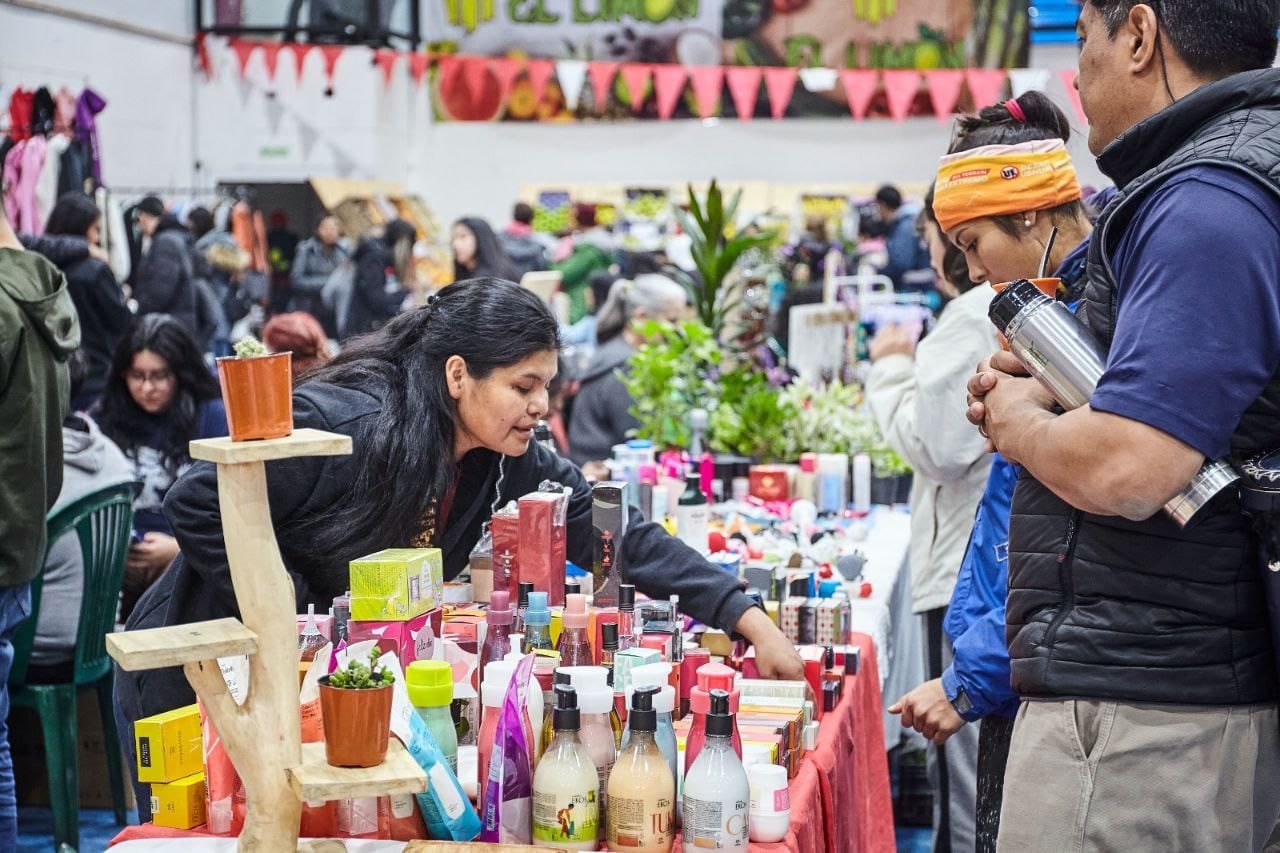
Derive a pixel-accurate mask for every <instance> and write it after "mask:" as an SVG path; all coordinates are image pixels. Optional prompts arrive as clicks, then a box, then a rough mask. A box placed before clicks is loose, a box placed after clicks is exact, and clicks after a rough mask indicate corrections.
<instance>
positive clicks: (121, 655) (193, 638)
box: [106, 619, 258, 672]
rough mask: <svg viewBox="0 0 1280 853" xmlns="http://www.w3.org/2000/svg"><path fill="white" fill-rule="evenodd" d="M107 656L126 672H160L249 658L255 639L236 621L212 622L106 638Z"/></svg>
mask: <svg viewBox="0 0 1280 853" xmlns="http://www.w3.org/2000/svg"><path fill="white" fill-rule="evenodd" d="M106 639H107V654H109V655H111V657H112V659H114V660H115V662H116V663H118V664H120V668H121V669H123V670H125V671H126V672H134V671H137V670H143V669H163V668H164V667H169V666H182V665H183V664H185V663H192V662H195V661H202V660H213V659H214V658H221V657H230V656H232V655H252V654H256V653H257V651H258V635H257V634H255V633H253V632H252V631H250V630H249V629H248V628H246V627H245V626H244V625H242V624H240V621H239V620H237V619H214V620H211V621H208V622H193V623H191V624H189V625H173V626H171V627H168V628H150V629H148V630H145V631H117V632H116V633H113V634H108V635H107V638H106Z"/></svg>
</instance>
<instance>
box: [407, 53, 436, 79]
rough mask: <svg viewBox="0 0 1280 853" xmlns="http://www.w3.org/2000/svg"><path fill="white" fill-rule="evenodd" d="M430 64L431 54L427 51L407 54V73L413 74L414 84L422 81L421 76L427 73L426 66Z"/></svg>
mask: <svg viewBox="0 0 1280 853" xmlns="http://www.w3.org/2000/svg"><path fill="white" fill-rule="evenodd" d="M430 65H431V55H430V54H427V53H411V54H409V73H410V74H411V75H413V82H414V84H415V85H417V84H420V83H421V82H422V78H423V76H424V75H425V74H426V73H427V67H428V66H430Z"/></svg>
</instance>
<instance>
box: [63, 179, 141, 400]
mask: <svg viewBox="0 0 1280 853" xmlns="http://www.w3.org/2000/svg"><path fill="white" fill-rule="evenodd" d="M101 225H102V212H101V211H100V210H98V206H97V205H96V204H94V201H93V199H92V198H90V197H89V196H87V195H85V194H84V193H80V192H70V193H66V194H65V195H63V196H62V197H61V198H59V199H58V202H57V204H55V205H54V206H53V210H52V211H51V212H50V213H49V223H48V225H47V226H45V233H46V234H50V235H59V234H64V235H69V236H74V237H83V238H84V239H85V240H87V241H88V242H89V243H90V244H91V245H94V246H96V245H98V243H99V232H100V229H101ZM50 260H52V258H51V259H50ZM58 266H59V267H60V268H61V269H62V273H63V275H65V276H66V277H67V291H68V292H69V293H70V294H71V301H72V302H74V303H75V306H76V316H77V317H78V318H79V320H80V348H81V352H82V353H83V354H84V367H83V372H84V377H83V380H82V381H81V382H79V383H76V389H77V390H76V392H75V393H73V394H72V397H71V408H72V410H73V411H77V412H84V411H88V410H89V409H90V408H92V407H93V405H94V404H95V403H97V402H98V400H99V398H101V396H102V390H103V389H104V388H105V387H106V385H107V374H108V373H109V372H110V370H111V358H112V356H114V355H115V351H116V347H118V346H119V345H120V340H121V338H123V337H124V335H125V332H127V331H128V330H129V324H130V323H131V322H132V321H133V315H132V314H131V313H129V307H128V306H127V305H126V304H125V300H124V290H123V289H122V288H121V287H120V283H119V282H117V281H116V277H115V273H113V272H112V271H111V267H109V266H107V265H106V263H105V262H104V261H101V260H99V259H98V258H95V257H92V256H88V255H86V256H85V257H83V258H80V259H79V260H76V261H74V262H72V263H69V264H65V265H63V264H59V265H58Z"/></svg>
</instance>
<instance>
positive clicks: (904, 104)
mask: <svg viewBox="0 0 1280 853" xmlns="http://www.w3.org/2000/svg"><path fill="white" fill-rule="evenodd" d="M884 91H885V94H886V95H888V97H889V115H891V116H893V120H894V121H902V120H904V119H905V118H906V117H907V114H908V113H910V112H911V105H912V104H913V103H914V102H915V99H916V95H918V94H919V93H920V72H919V71H886V72H884Z"/></svg>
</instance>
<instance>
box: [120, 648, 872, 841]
mask: <svg viewBox="0 0 1280 853" xmlns="http://www.w3.org/2000/svg"><path fill="white" fill-rule="evenodd" d="M852 645H854V646H856V647H857V648H858V649H859V650H860V653H861V656H862V657H861V659H862V668H861V670H860V671H859V672H858V674H857V675H851V676H849V677H848V678H847V679H846V680H845V691H844V698H843V699H842V700H841V701H840V704H839V705H838V706H837V707H836V710H835V711H833V712H831V713H830V714H828V715H827V716H826V717H824V718H823V721H822V726H821V730H820V732H819V734H818V745H817V748H816V749H813V750H812V751H810V752H808V753H807V754H806V755H805V757H804V760H803V761H802V762H801V764H800V772H799V773H798V774H797V776H796V778H795V779H792V780H791V828H790V829H789V830H788V832H787V837H786V839H785V840H784V841H782V842H780V843H777V844H752V845H751V850H752V851H755V853H784V851H785V853H884V851H891V850H893V849H894V831H893V803H892V800H891V796H890V791H889V767H888V762H886V761H885V758H884V752H883V751H882V749H881V743H882V742H883V739H884V732H883V726H882V717H881V715H880V710H881V708H882V705H883V701H882V699H881V694H880V673H879V666H878V664H877V655H876V647H875V643H874V642H873V641H872V639H871V638H870V637H869V636H867V635H865V634H855V635H854V637H853V642H852ZM346 844H347V850H348V851H350V853H384V851H385V852H386V853H391V851H401V850H403V849H404V847H405V845H404V844H403V843H401V842H386V841H382V842H374V841H357V840H347V842H346ZM112 849H113V850H117V851H120V853H215V851H216V853H223V851H227V852H228V853H230V851H234V850H235V849H236V841H235V839H233V838H211V837H209V836H207V835H205V834H204V833H202V832H200V831H199V830H193V831H189V832H184V831H181V830H173V829H165V828H163V827H156V826H153V825H151V824H145V825H143V826H131V827H128V828H126V829H125V830H124V831H123V832H121V833H120V834H119V835H118V836H116V838H115V840H114V841H113V842H112Z"/></svg>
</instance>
